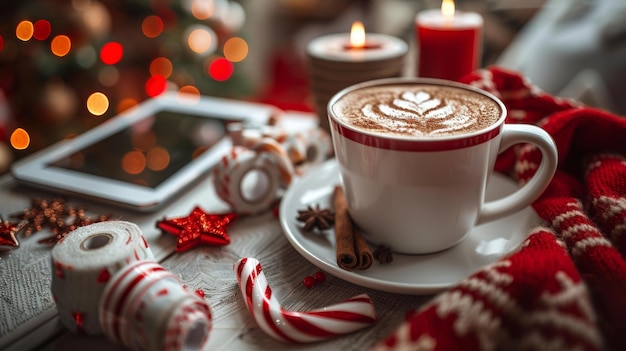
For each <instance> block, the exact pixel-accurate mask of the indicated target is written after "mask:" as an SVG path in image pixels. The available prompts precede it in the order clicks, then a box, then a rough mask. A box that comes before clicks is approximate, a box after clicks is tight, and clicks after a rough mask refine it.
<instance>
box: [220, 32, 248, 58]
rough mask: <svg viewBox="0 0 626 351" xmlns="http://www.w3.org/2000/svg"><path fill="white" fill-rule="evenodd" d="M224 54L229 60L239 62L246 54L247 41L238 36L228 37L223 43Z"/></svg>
mask: <svg viewBox="0 0 626 351" xmlns="http://www.w3.org/2000/svg"><path fill="white" fill-rule="evenodd" d="M224 56H225V57H226V59H227V60H228V61H230V62H241V61H243V60H244V59H245V58H246V56H248V43H246V41H245V40H243V39H242V38H239V37H234V38H230V39H228V40H227V41H226V43H224Z"/></svg>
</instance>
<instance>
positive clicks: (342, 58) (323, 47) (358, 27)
mask: <svg viewBox="0 0 626 351" xmlns="http://www.w3.org/2000/svg"><path fill="white" fill-rule="evenodd" d="M307 51H308V54H309V56H310V57H311V58H313V59H320V60H324V61H336V62H349V63H352V62H366V61H368V62H371V61H379V60H386V59H393V58H400V57H403V56H404V55H405V54H406V52H407V45H406V43H405V42H404V41H402V40H400V39H398V38H396V37H393V36H390V35H385V34H378V33H367V34H366V33H365V27H364V26H363V23H361V22H359V21H357V22H354V23H353V24H352V28H351V31H350V33H338V34H330V35H326V36H322V37H319V38H316V39H313V40H312V41H311V42H310V43H309V45H308V47H307Z"/></svg>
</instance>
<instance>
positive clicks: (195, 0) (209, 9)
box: [191, 0, 215, 21]
mask: <svg viewBox="0 0 626 351" xmlns="http://www.w3.org/2000/svg"><path fill="white" fill-rule="evenodd" d="M214 11H215V3H214V2H213V0H192V1H191V14H192V15H193V16H194V17H195V18H196V19H199V20H201V21H202V20H206V19H209V18H211V16H213V12H214Z"/></svg>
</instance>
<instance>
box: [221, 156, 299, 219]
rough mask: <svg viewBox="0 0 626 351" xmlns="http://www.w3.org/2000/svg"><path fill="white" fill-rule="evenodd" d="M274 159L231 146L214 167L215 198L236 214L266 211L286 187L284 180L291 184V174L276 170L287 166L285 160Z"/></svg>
mask: <svg viewBox="0 0 626 351" xmlns="http://www.w3.org/2000/svg"><path fill="white" fill-rule="evenodd" d="M268 145H269V144H268ZM276 160H277V158H276V157H274V156H273V154H271V153H268V152H257V151H254V150H251V149H248V148H245V147H242V146H234V147H233V148H232V150H231V151H230V152H229V153H228V154H226V155H224V157H223V158H222V160H221V161H220V163H219V164H218V165H216V166H215V168H214V171H213V172H214V176H215V177H214V179H213V183H214V185H215V191H216V193H217V195H218V196H219V197H220V198H221V199H222V200H224V201H225V202H226V203H228V204H229V205H230V207H231V208H232V209H233V211H235V212H237V213H239V214H257V213H261V212H263V211H267V210H269V209H270V208H271V207H272V205H274V204H275V203H276V201H277V200H278V196H279V191H278V190H279V189H280V188H281V187H282V186H285V185H284V184H285V183H284V182H285V179H286V177H287V178H288V179H289V181H290V180H291V179H290V177H291V175H290V173H292V172H293V171H292V169H289V168H281V167H279V165H283V166H284V165H288V164H290V163H288V161H285V160H282V161H281V162H280V163H277V162H276ZM249 177H250V178H249ZM254 177H256V179H255V178H254ZM249 180H252V181H249Z"/></svg>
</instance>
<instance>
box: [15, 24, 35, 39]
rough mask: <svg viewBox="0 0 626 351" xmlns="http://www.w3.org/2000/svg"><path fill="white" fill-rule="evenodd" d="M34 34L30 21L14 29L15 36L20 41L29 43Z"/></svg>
mask: <svg viewBox="0 0 626 351" xmlns="http://www.w3.org/2000/svg"><path fill="white" fill-rule="evenodd" d="M34 32H35V28H34V26H33V22H31V21H22V22H20V23H18V24H17V27H15V36H16V37H17V38H18V39H19V40H22V41H29V40H30V38H32V37H33V33H34Z"/></svg>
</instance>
